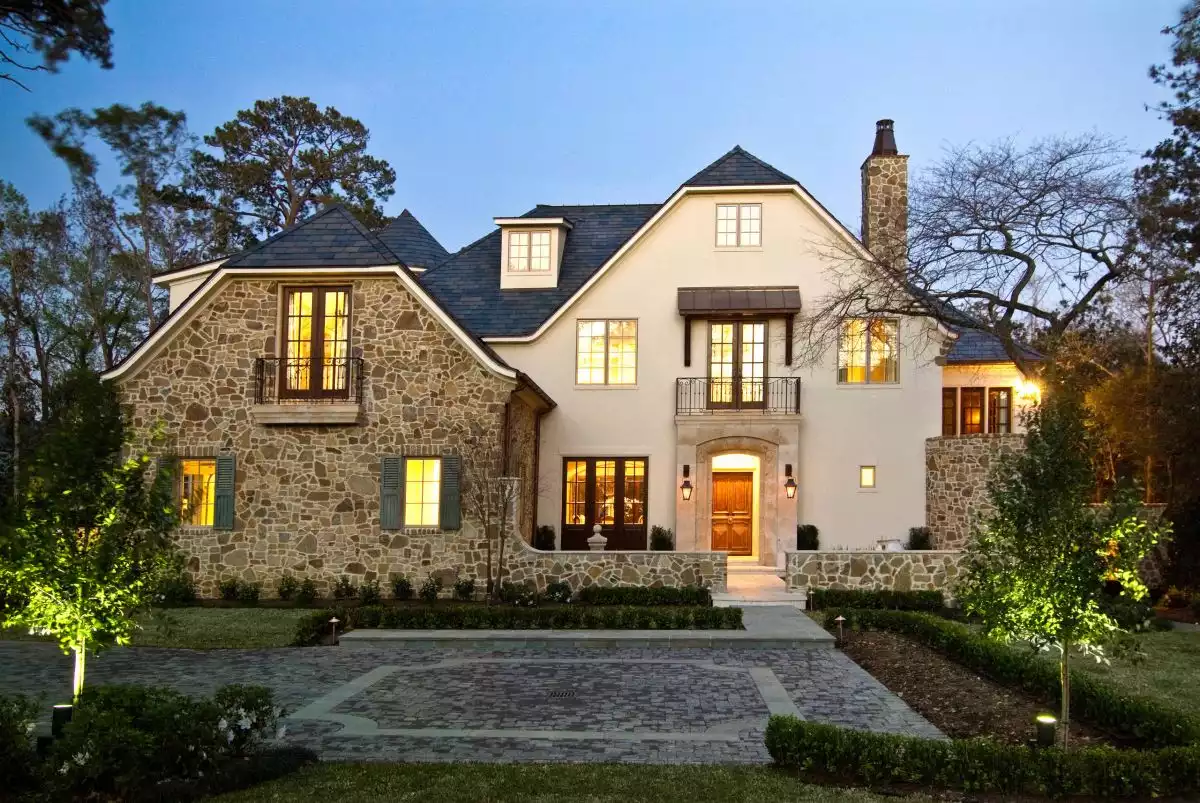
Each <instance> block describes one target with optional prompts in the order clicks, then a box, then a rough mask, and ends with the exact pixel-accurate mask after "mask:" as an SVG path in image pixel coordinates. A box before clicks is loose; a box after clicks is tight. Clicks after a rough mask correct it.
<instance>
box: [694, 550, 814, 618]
mask: <svg viewBox="0 0 1200 803" xmlns="http://www.w3.org/2000/svg"><path fill="white" fill-rule="evenodd" d="M779 574H780V570H779V569H777V568H775V567H774V566H758V565H754V564H741V565H739V564H737V563H733V562H732V561H731V562H730V564H729V575H728V577H727V579H726V583H725V591H724V593H715V594H713V605H714V606H715V607H719V608H745V607H747V606H750V605H787V606H791V607H793V608H799V609H800V610H804V608H805V607H806V604H807V601H808V595H807V594H806V593H805V592H804V591H788V589H787V585H786V584H785V583H784V582H783V578H782V577H780V576H779Z"/></svg>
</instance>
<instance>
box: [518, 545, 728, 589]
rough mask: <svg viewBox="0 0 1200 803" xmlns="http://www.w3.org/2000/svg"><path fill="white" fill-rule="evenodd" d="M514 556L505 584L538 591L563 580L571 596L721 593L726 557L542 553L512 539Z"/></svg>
mask: <svg viewBox="0 0 1200 803" xmlns="http://www.w3.org/2000/svg"><path fill="white" fill-rule="evenodd" d="M510 543H511V544H512V547H511V548H512V556H511V558H509V559H507V560H506V561H505V566H506V575H505V579H506V580H508V581H510V582H513V583H517V584H518V585H534V586H536V587H537V588H538V590H540V591H544V590H545V589H546V585H547V584H548V583H549V582H551V581H552V580H565V581H567V582H568V583H570V584H571V589H572V590H573V591H578V590H579V589H580V588H586V587H588V586H593V585H597V586H649V587H651V588H658V587H660V586H690V585H703V586H708V588H709V589H711V590H712V591H714V592H722V591H725V588H726V586H725V583H726V579H727V576H728V567H727V555H726V553H724V552H642V551H637V552H624V551H622V552H617V551H613V552H602V551H595V552H583V551H560V552H543V551H541V550H538V549H534V548H533V547H531V546H529V545H528V544H526V543H525V542H524V541H523V540H521V539H519V538H514V539H510Z"/></svg>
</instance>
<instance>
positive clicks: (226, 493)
mask: <svg viewBox="0 0 1200 803" xmlns="http://www.w3.org/2000/svg"><path fill="white" fill-rule="evenodd" d="M234 470H235V464H234V459H233V455H221V456H220V457H218V458H217V480H216V483H215V485H216V496H215V497H214V498H213V525H212V526H213V529H214V530H232V529H233V484H234V483H233V480H234Z"/></svg>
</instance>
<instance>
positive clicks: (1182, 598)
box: [1161, 586, 1192, 610]
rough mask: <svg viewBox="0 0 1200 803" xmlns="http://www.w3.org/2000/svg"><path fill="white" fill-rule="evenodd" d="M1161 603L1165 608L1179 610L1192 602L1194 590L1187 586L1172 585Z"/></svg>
mask: <svg viewBox="0 0 1200 803" xmlns="http://www.w3.org/2000/svg"><path fill="white" fill-rule="evenodd" d="M1161 603H1162V605H1163V607H1165V608H1172V609H1175V610H1178V609H1180V608H1187V607H1188V606H1190V605H1191V604H1192V592H1191V591H1190V590H1188V589H1186V588H1179V587H1178V586H1171V587H1170V588H1168V589H1167V592H1166V593H1165V594H1163V597H1162V600H1161Z"/></svg>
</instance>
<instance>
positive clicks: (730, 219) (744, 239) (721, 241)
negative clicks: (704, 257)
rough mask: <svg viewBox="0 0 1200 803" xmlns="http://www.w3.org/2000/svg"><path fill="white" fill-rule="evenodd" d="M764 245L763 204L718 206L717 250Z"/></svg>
mask: <svg viewBox="0 0 1200 803" xmlns="http://www.w3.org/2000/svg"><path fill="white" fill-rule="evenodd" d="M760 245H762V204H717V248H757V247H759V246H760Z"/></svg>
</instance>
